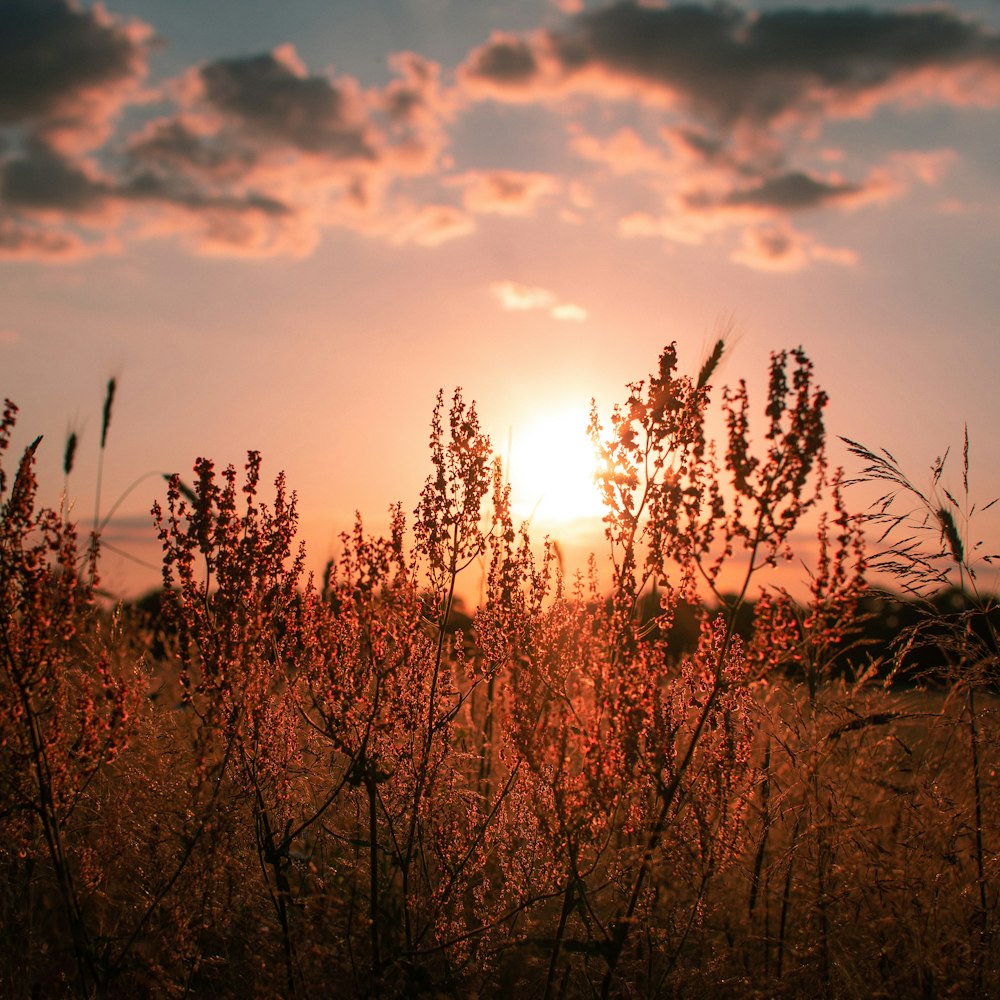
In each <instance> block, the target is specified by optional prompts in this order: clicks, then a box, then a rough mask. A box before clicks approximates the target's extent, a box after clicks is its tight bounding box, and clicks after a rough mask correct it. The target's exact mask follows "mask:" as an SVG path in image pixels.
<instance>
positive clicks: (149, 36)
mask: <svg viewBox="0 0 1000 1000" xmlns="http://www.w3.org/2000/svg"><path fill="white" fill-rule="evenodd" d="M152 40H153V33H152V30H151V29H150V28H149V27H148V26H147V25H145V24H143V23H141V22H139V21H130V22H127V23H125V22H122V21H120V20H117V19H115V18H113V17H111V16H110V15H109V14H108V13H106V11H105V10H104V8H103V7H102V6H100V5H95V6H93V7H90V8H88V9H84V8H81V7H79V6H78V5H76V4H74V3H71V2H70V0H5V2H4V3H3V4H0V123H3V124H7V125H19V126H21V127H23V128H26V129H28V130H29V131H30V132H31V133H32V134H34V135H36V136H38V137H40V138H41V139H43V140H44V141H45V142H46V143H47V144H50V145H52V146H55V147H57V148H59V149H91V148H94V147H96V146H98V145H100V143H102V142H103V141H104V140H105V139H106V138H107V136H108V135H109V133H110V130H111V127H112V124H113V121H114V119H115V118H116V116H117V115H118V113H119V112H120V111H121V108H122V107H123V105H124V104H125V103H126V101H128V100H129V99H130V97H133V96H134V95H135V94H136V91H137V89H138V86H139V84H140V82H141V80H142V79H143V78H144V77H145V75H146V70H147V58H148V55H149V50H150V46H151V44H152Z"/></svg>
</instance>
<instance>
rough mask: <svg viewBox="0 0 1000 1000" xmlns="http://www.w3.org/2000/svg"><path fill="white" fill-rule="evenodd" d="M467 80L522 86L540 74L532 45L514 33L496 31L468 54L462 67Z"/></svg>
mask: <svg viewBox="0 0 1000 1000" xmlns="http://www.w3.org/2000/svg"><path fill="white" fill-rule="evenodd" d="M463 72H464V76H465V78H466V81H467V82H471V83H473V84H475V83H484V84H487V85H489V86H493V87H497V88H501V89H503V88H508V87H511V88H523V87H527V86H530V85H531V84H533V83H534V82H536V80H537V79H538V78H539V77H540V74H541V68H540V66H539V62H538V56H537V53H536V48H535V46H534V45H533V44H532V43H531V42H529V41H528V40H526V39H523V38H519V37H517V36H516V35H505V34H499V33H498V34H495V35H494V36H493V37H492V38H491V39H490V41H489V42H488V43H487V44H486V45H484V46H482V48H479V49H476V50H475V51H474V52H472V54H471V55H470V57H469V59H468V61H467V62H466V64H465V67H464V70H463Z"/></svg>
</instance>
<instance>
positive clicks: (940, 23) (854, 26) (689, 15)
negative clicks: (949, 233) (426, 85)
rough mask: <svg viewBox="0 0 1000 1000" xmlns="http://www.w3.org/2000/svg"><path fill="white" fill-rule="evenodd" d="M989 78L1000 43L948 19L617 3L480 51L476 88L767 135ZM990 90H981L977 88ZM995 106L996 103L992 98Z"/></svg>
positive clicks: (470, 68)
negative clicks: (909, 94) (913, 87)
mask: <svg viewBox="0 0 1000 1000" xmlns="http://www.w3.org/2000/svg"><path fill="white" fill-rule="evenodd" d="M970 69H979V70H982V71H985V72H986V73H987V74H988V75H989V76H990V78H991V86H993V87H994V90H995V89H996V87H997V84H998V78H1000V36H998V35H997V34H995V33H992V32H989V31H987V30H986V29H984V28H981V27H979V26H977V25H975V24H974V23H972V22H967V21H964V20H962V19H960V18H959V17H958V16H956V15H955V14H952V13H950V12H947V11H944V10H926V9H925V10H910V11H877V10H870V9H865V8H860V7H854V8H844V9H829V10H811V9H805V8H801V9H794V8H793V9H785V10H775V11H765V12H762V13H754V12H750V11H746V10H742V9H738V8H736V7H732V6H728V5H724V4H723V5H716V6H700V5H695V4H678V5H675V6H668V7H652V6H644V5H641V4H639V3H634V2H624V3H618V4H615V5H614V6H611V7H605V8H597V9H593V10H588V11H585V12H583V13H580V14H579V15H577V16H576V17H575V18H573V19H572V20H571V21H570V22H569V25H568V26H567V28H566V29H564V30H561V31H554V32H543V33H539V34H537V35H534V36H532V37H531V38H528V39H521V38H511V37H498V38H495V39H493V40H492V41H491V42H490V43H489V44H487V45H486V46H484V47H483V48H480V49H478V50H476V51H475V52H474V53H473V54H472V55H471V56H470V58H469V60H468V61H467V63H466V66H465V69H464V73H465V75H466V78H467V79H469V80H471V81H474V82H476V83H478V84H479V85H489V87H490V89H491V90H492V91H493V92H494V93H495V94H497V95H504V94H505V92H506V96H509V97H510V98H511V99H512V100H520V99H523V90H524V88H525V86H527V85H529V84H532V85H534V86H535V88H536V90H537V91H538V93H539V96H543V95H545V94H554V95H558V94H561V93H566V92H568V91H572V90H576V89H582V90H590V91H592V92H601V91H616V93H617V96H622V95H623V93H631V94H632V96H636V97H640V98H642V97H645V98H647V99H650V100H659V101H668V102H680V103H681V104H683V105H684V106H686V107H687V108H689V109H692V110H694V111H695V112H697V113H699V114H701V115H703V116H705V117H706V118H707V119H710V120H711V121H713V122H714V123H715V124H716V125H717V126H724V127H733V126H735V125H737V124H740V123H743V124H750V125H756V126H762V125H766V124H767V123H769V122H773V121H774V120H775V119H778V118H780V117H781V116H783V115H786V114H789V113H803V112H810V111H817V110H824V109H825V110H827V111H832V110H836V111H837V112H839V113H846V114H849V113H853V112H854V111H856V110H858V109H859V106H860V105H863V104H864V102H866V101H871V100H887V99H890V98H891V97H892V96H894V95H895V87H896V86H897V85H898V84H900V83H901V82H904V81H907V80H908V81H910V82H914V81H916V78H917V77H918V76H919V77H920V81H919V86H920V87H921V88H922V89H923V91H924V92H925V94H926V96H928V97H932V96H935V92H937V94H938V95H940V94H942V93H944V92H945V91H947V96H948V99H951V100H958V99H961V97H962V94H961V93H959V91H960V90H961V89H962V87H964V88H965V95H964V96H965V97H966V98H967V99H968V100H969V101H975V100H978V99H979V96H977V95H976V94H975V93H974V84H973V81H971V80H965V81H961V84H962V86H960V87H958V89H956V82H957V81H956V77H957V75H960V74H961V73H962V72H963V71H966V70H970ZM979 83H980V84H981V83H982V80H980V81H979ZM994 98H995V94H994Z"/></svg>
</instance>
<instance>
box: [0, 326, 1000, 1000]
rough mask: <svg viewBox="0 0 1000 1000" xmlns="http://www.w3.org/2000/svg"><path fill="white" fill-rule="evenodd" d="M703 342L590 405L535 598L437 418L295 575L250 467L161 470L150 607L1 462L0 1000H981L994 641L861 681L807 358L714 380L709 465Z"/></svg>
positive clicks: (478, 436) (525, 536) (442, 412)
mask: <svg viewBox="0 0 1000 1000" xmlns="http://www.w3.org/2000/svg"><path fill="white" fill-rule="evenodd" d="M723 350H724V345H723V344H722V342H720V343H719V344H717V345H716V347H715V349H714V350H713V351H712V353H711V355H710V356H709V358H708V360H707V361H706V362H705V363H704V365H703V366H702V368H701V370H700V371H699V373H698V375H697V377H693V378H692V377H688V376H685V375H683V374H680V373H679V372H678V364H677V352H676V348H675V347H674V346H673V345H670V346H668V347H667V348H666V349H665V350H664V352H663V353H662V355H661V356H660V359H659V364H658V366H657V369H656V371H655V372H654V373H652V374H651V375H650V376H649V377H648V378H647V379H644V380H641V381H637V382H634V383H631V384H630V385H628V387H627V390H626V398H625V400H624V402H623V403H621V404H619V405H618V406H616V407H614V408H613V409H612V411H611V412H610V414H608V415H607V416H605V417H602V415H601V414H600V413H599V412H598V410H597V409H596V407H595V408H594V411H593V413H592V418H591V426H590V435H591V440H592V442H593V444H594V448H595V453H596V455H597V460H598V465H599V469H600V472H599V482H600V485H601V489H602V491H603V496H604V500H605V508H606V513H605V519H604V527H605V546H604V549H603V553H604V555H603V557H602V556H601V555H599V554H598V555H595V556H593V557H592V559H591V562H590V564H589V568H588V569H587V570H586V571H583V572H579V573H577V574H576V575H574V576H573V577H570V578H566V577H564V576H563V574H562V572H561V569H560V566H561V558H560V554H559V551H558V547H557V546H556V544H555V543H550V542H549V541H547V540H545V541H541V542H539V540H537V539H535V540H533V539H532V538H531V537H530V533H529V528H528V526H527V525H518V524H515V523H514V522H513V520H512V514H511V504H510V491H509V488H508V486H507V483H506V480H505V476H504V470H503V468H502V467H501V465H500V463H499V461H498V460H497V459H496V458H495V457H494V453H493V449H492V445H491V443H490V441H489V439H488V437H487V436H486V435H485V434H484V433H483V431H482V429H481V427H480V424H479V420H478V416H477V413H476V408H475V405H474V404H472V403H467V402H466V401H465V399H464V397H463V394H462V392H461V391H460V390H456V391H455V392H454V394H453V395H452V396H451V397H450V400H449V399H446V397H445V396H444V394H443V393H442V394H439V395H438V397H437V401H436V405H435V407H434V410H433V414H432V419H431V426H430V441H429V444H430V473H429V475H428V477H427V480H426V482H425V484H424V487H423V490H422V492H421V493H420V499H419V503H418V506H417V508H416V510H415V511H414V512H413V516H412V518H408V516H407V514H406V513H405V512H404V510H403V509H402V507H401V506H396V507H394V508H392V510H391V511H390V512H389V523H388V528H387V530H386V532H385V533H384V534H381V535H380V534H373V533H371V532H370V531H369V530H367V528H366V526H365V524H364V522H363V520H362V519H361V517H360V515H359V516H358V517H357V519H356V522H355V525H354V527H353V528H352V530H350V531H348V532H346V533H345V534H344V535H343V536H342V538H341V545H340V551H339V553H338V555H337V556H336V558H334V559H333V560H331V562H330V564H329V565H328V567H327V569H326V572H325V573H324V575H323V578H322V580H316V579H314V578H313V577H311V576H310V575H309V574H308V573H307V572H306V569H305V565H306V562H305V550H304V547H303V546H302V544H301V543H299V542H298V541H297V537H296V533H297V513H296V498H295V495H294V494H293V493H290V492H289V490H288V487H287V486H286V484H285V481H284V477H283V476H280V475H279V476H278V477H277V479H276V480H275V482H274V486H273V494H272V496H273V499H269V500H265V499H263V494H264V493H265V492H267V491H264V490H263V489H262V483H261V466H262V463H261V457H260V455H259V454H257V453H256V452H250V453H249V455H248V458H247V462H246V465H245V468H244V469H243V470H242V472H241V471H238V470H237V469H235V468H233V467H229V468H226V469H223V470H221V471H220V470H217V469H216V468H215V466H214V465H213V464H212V462H210V461H209V460H207V459H199V460H198V461H197V463H196V464H195V467H194V472H195V477H194V480H193V486H192V487H188V486H187V485H185V483H184V482H183V481H182V479H181V478H180V477H178V476H174V477H172V478H170V480H169V482H168V485H167V489H166V495H165V497H164V498H163V500H162V501H160V502H157V503H156V504H155V505H154V508H153V515H154V521H155V524H156V526H157V530H158V532H159V538H160V542H161V545H162V553H163V589H162V593H161V594H160V595H159V599H158V601H157V602H156V604H157V607H156V613H155V614H154V615H153V616H152V617H149V616H146V617H143V616H142V615H139V614H138V612H137V611H135V610H134V609H133V610H131V611H130V610H129V609H118V610H117V611H115V612H114V613H113V614H112V613H111V612H109V611H108V610H107V609H106V608H104V607H102V606H101V605H100V603H99V602H98V600H97V597H96V594H95V590H94V581H95V580H96V578H97V574H96V568H97V559H98V556H99V551H100V538H99V533H98V531H97V530H96V528H95V531H94V533H93V535H92V538H91V540H90V546H89V548H88V549H87V551H85V552H81V551H80V550H79V549H78V546H77V542H76V530H75V527H74V525H73V523H72V522H71V520H70V519H69V517H68V515H67V514H66V509H65V505H63V507H61V508H60V509H59V510H47V509H44V508H41V507H39V505H38V501H37V488H36V483H35V478H34V471H33V469H34V458H35V452H36V450H37V448H38V447H39V443H38V442H35V443H34V444H32V445H30V446H29V447H28V448H27V449H26V451H25V452H24V454H23V457H22V458H21V460H20V462H19V464H18V466H17V469H16V471H15V472H14V474H13V476H12V477H11V476H10V475H9V474H8V473H7V472H6V471H5V467H4V466H2V465H0V500H2V502H3V507H2V511H0V545H2V548H0V558H2V562H0V591H2V595H3V599H4V603H3V607H2V610H0V620H2V632H0V647H2V648H0V653H2V657H3V674H2V688H0V693H2V698H3V701H2V705H0V710H2V716H0V725H2V732H0V796H2V798H0V823H2V824H3V832H4V837H3V840H2V842H0V863H2V864H3V866H4V869H5V871H6V872H7V874H8V880H7V881H8V887H7V888H6V889H3V890H0V920H2V922H3V927H4V931H5V934H6V936H7V940H10V941H13V942H14V943H15V947H14V948H11V949H8V950H7V954H6V956H5V957H4V958H2V959H0V977H2V978H0V987H2V990H0V991H2V992H3V993H4V994H5V995H12V996H22V995H23V996H27V995H31V994H32V992H33V991H34V992H37V993H38V994H39V995H43V996H59V995H74V994H75V995H77V996H80V997H90V996H136V995H150V996H163V997H172V996H177V997H181V996H213V997H215V996H233V997H237V996H239V997H245V996H288V997H291V996H320V995H338V996H358V997H363V996H383V997H414V996H456V997H465V996H481V997H488V996H506V995H510V994H511V993H512V992H514V991H518V992H521V993H523V994H525V995H528V996H538V997H556V996H559V997H575V996H594V995H597V996H602V997H612V996H614V997H618V996H622V997H636V996H642V997H668V996H677V995H685V996H694V997H698V996H706V997H707V996H719V995H725V996H736V997H738V996H746V997H756V996H763V995H767V996H788V997H792V996H805V995H809V996H831V997H833V996H859V995H871V994H872V993H873V992H880V993H882V994H898V995H914V994H916V995H928V996H930V995H937V994H939V993H944V992H948V991H954V992H956V993H957V994H961V995H971V994H973V993H977V994H979V995H987V994H988V993H989V992H990V991H991V990H992V991H996V990H997V989H998V988H1000V981H998V980H997V978H996V973H995V971H994V970H995V969H996V968H997V966H998V958H1000V956H998V951H997V949H998V945H997V942H996V940H995V938H996V935H995V923H996V921H995V913H996V907H997V896H996V888H995V886H996V881H995V879H996V855H995V850H996V842H995V839H994V838H995V831H996V829H997V827H996V820H997V813H998V810H1000V802H998V801H997V796H996V793H995V791H994V790H993V789H994V787H995V782H993V783H991V782H989V781H987V780H986V777H985V776H986V775H988V774H990V775H992V774H994V773H995V769H996V767H997V764H998V747H997V726H996V719H995V715H994V714H993V713H994V709H993V707H992V706H993V702H992V701H991V699H992V698H993V697H994V695H995V692H994V691H993V688H992V687H991V682H990V677H991V676H992V677H995V673H994V674H992V675H991V674H990V673H989V670H990V669H991V667H990V656H992V657H993V661H992V663H993V666H992V669H993V670H994V671H995V655H996V646H995V638H993V633H992V631H987V632H985V633H983V631H982V629H980V631H979V632H976V633H975V634H976V636H977V638H976V641H975V643H973V642H972V639H971V635H972V632H970V640H969V642H968V643H964V642H963V640H962V639H961V637H960V634H959V633H957V632H956V631H954V629H952V630H951V631H947V630H946V631H945V632H941V631H940V630H939V631H938V632H934V631H933V629H930V630H929V631H928V628H929V627H928V628H923V629H922V630H918V632H916V633H914V635H915V636H916V635H919V636H922V637H923V638H924V639H927V641H928V642H931V641H933V637H934V636H936V637H937V639H939V640H941V641H940V642H939V644H938V648H941V649H942V650H945V651H946V652H947V663H948V665H949V670H947V671H943V672H941V673H940V674H939V675H937V680H938V681H939V682H940V683H941V684H942V685H943V686H942V687H940V688H939V689H937V690H936V691H933V692H928V691H925V690H911V691H908V692H907V693H900V691H899V690H898V689H895V690H894V689H892V688H891V687H890V686H889V685H888V684H886V683H884V682H883V678H884V677H885V676H886V674H887V672H888V671H889V670H890V665H889V664H888V663H883V662H880V661H877V660H874V659H873V658H872V657H871V656H870V655H865V653H864V651H863V649H859V648H857V647H856V645H855V640H856V639H857V636H858V634H859V625H860V622H861V619H862V615H861V612H860V607H861V602H862V600H863V599H865V597H866V589H865V583H864V570H865V559H866V556H865V551H864V545H863V540H862V522H861V520H860V519H859V518H858V517H855V516H852V515H851V514H850V513H849V510H848V507H847V505H846V502H845V499H844V495H843V476H842V474H841V473H840V472H839V471H835V470H831V469H830V468H829V464H828V461H827V457H826V450H825V449H826V440H825V427H824V408H825V405H826V396H825V394H824V393H823V392H822V390H821V389H819V388H818V387H817V386H816V384H815V382H814V377H813V369H812V365H811V363H810V361H809V359H808V358H807V357H806V355H805V354H804V353H803V352H802V351H801V350H794V351H789V352H779V353H776V354H775V355H773V356H772V358H771V363H770V369H769V376H768V383H767V384H768V390H767V399H766V400H765V401H762V403H760V404H756V403H754V402H753V401H752V400H751V398H750V393H749V390H748V388H747V385H746V383H744V382H742V381H740V382H738V383H737V385H736V386H735V388H731V389H726V390H724V391H722V392H721V394H720V393H716V394H715V397H716V398H717V399H720V400H721V405H722V417H723V424H722V426H723V427H724V435H723V439H722V440H721V441H714V440H712V439H711V437H710V435H709V433H708V431H707V427H708V426H709V424H710V421H709V413H710V408H711V407H712V405H713V404H712V400H713V390H712V379H713V377H714V375H715V372H716V368H717V365H718V362H719V360H720V358H721V356H722V353H723ZM758 408H759V410H760V411H761V414H762V417H763V419H762V421H760V422H758V413H757V409H758ZM15 412H16V411H15V409H14V407H13V405H12V404H8V407H7V409H6V411H5V415H4V418H3V422H2V424H0V455H2V453H3V451H5V450H6V449H7V447H8V445H9V442H10V440H11V436H12V433H13V430H14V418H15ZM105 433H106V426H105ZM102 436H103V435H102ZM858 447H860V446H858ZM873 457H877V456H873ZM102 459H103V442H102ZM71 465H72V463H71V462H67V463H66V466H65V472H66V475H67V481H68V477H69V475H70V471H71ZM900 476H901V474H900ZM900 481H901V480H900V479H899V478H897V479H896V480H894V482H896V483H897V484H898V483H899V482H900ZM903 481H905V480H903ZM941 509H942V510H945V511H946V512H947V513H949V514H951V515H952V520H951V522H950V524H951V529H952V530H951V531H950V532H949V529H948V524H949V522H947V520H946V519H945V518H943V516H942V515H941V514H940V512H937V514H936V516H937V517H938V524H939V528H940V533H941V538H942V540H943V544H944V545H946V546H949V549H948V551H950V552H951V554H952V557H953V559H954V560H955V561H956V562H958V563H959V564H962V560H964V559H965V558H966V549H965V548H963V545H964V544H965V543H964V536H963V535H962V534H961V531H960V527H961V526H960V525H959V524H958V522H957V521H956V519H955V517H954V512H953V511H952V510H951V508H950V507H942V508H941ZM935 511H936V508H935V509H934V510H932V512H931V513H932V516H934V514H935ZM804 539H805V541H803V540H804ZM88 560H89V562H88ZM793 560H795V561H798V562H804V563H805V564H806V566H807V567H808V579H807V580H806V583H805V587H806V589H805V591H804V596H803V595H802V594H798V595H797V596H796V595H793V594H792V593H790V592H788V591H787V590H785V589H783V588H782V587H780V586H778V585H777V584H776V583H775V582H774V580H775V579H776V577H775V575H774V570H775V568H776V567H779V566H787V565H790V564H792V562H793ZM462 574H481V576H482V583H481V587H480V591H481V600H480V604H479V606H478V607H477V608H476V609H475V613H474V616H473V617H472V618H471V619H470V618H466V617H464V616H463V614H462V608H461V607H460V603H459V601H458V599H457V597H456V593H457V586H458V582H459V579H460V577H461V576H462ZM751 610H752V615H751V614H750V612H751ZM989 611H990V608H988V607H980V608H979V614H980V616H981V617H982V616H983V615H985V616H986V620H990V621H991V619H989ZM685 616H686V617H685ZM751 619H752V624H751V625H750V626H749V627H748V625H747V623H748V621H750V620H751ZM684 621H691V622H693V625H691V626H690V629H691V633H690V637H689V638H690V641H688V642H686V643H685V642H680V641H679V640H678V638H677V637H678V634H679V633H678V632H677V628H678V627H679V625H680V624H682V623H683V622H684ZM977 621H979V620H978V619H976V620H975V621H974V620H973V618H972V617H969V616H967V617H964V618H962V622H963V623H964V625H963V627H965V626H967V627H968V628H969V629H974V628H975V627H976V622H977ZM929 636H930V637H932V638H928V637H929ZM990 642H993V646H992V649H991V648H990V646H989V643H990ZM973 651H974V655H973ZM901 655H902V654H901ZM973 659H974V663H973ZM949 671H950V672H949ZM972 679H974V680H975V683H974V684H973V683H972ZM973 692H974V693H975V694H976V695H978V697H979V701H978V702H976V701H975V700H974V698H973ZM959 695H961V697H959ZM957 734H965V739H964V742H962V741H960V740H958V739H956V738H955V737H956V735H957ZM959 744H960V745H959ZM956 747H958V749H956ZM991 852H994V853H991Z"/></svg>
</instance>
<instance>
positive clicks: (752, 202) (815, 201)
mask: <svg viewBox="0 0 1000 1000" xmlns="http://www.w3.org/2000/svg"><path fill="white" fill-rule="evenodd" d="M861 190H862V189H861V187H860V185H857V184H830V183H828V182H826V181H823V180H818V179H817V178H815V177H813V176H811V175H810V174H805V173H801V172H799V171H793V172H792V173H787V174H782V175H780V176H778V177H771V178H769V179H768V180H765V181H762V182H760V183H759V184H756V185H754V186H753V187H750V188H746V189H743V190H740V191H733V192H731V193H730V194H728V195H727V196H726V197H725V198H724V199H723V203H724V204H726V205H732V206H742V205H747V206H751V207H760V208H777V209H784V210H786V211H789V212H794V211H799V210H801V209H807V208H818V207H819V206H820V205H823V204H826V203H829V202H835V201H845V200H847V199H850V198H853V197H855V196H857V195H858V194H859V193H860V192H861Z"/></svg>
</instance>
